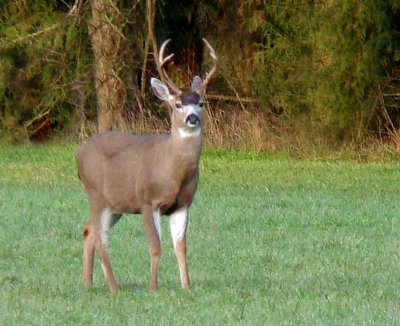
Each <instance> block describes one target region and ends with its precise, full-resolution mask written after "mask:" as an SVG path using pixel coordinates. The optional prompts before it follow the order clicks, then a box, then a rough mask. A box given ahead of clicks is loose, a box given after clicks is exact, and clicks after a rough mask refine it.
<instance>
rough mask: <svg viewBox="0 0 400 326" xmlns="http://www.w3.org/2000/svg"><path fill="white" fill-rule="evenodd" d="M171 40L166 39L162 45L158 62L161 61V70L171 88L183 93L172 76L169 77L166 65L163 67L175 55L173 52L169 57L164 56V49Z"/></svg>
mask: <svg viewBox="0 0 400 326" xmlns="http://www.w3.org/2000/svg"><path fill="white" fill-rule="evenodd" d="M169 42H171V39H168V40H166V41H165V42H164V43H163V44H162V45H161V48H160V53H159V55H158V62H159V64H160V68H161V70H162V73H163V75H164V78H165V80H166V82H167V84H168V86H169V87H170V88H171V90H172V91H173V92H174V93H176V94H182V91H181V90H180V89H179V87H178V86H176V85H175V84H174V82H173V81H172V80H171V78H169V77H168V75H167V72H166V71H165V69H164V67H163V66H164V65H165V63H167V62H168V61H169V60H171V59H172V57H173V56H174V54H173V53H171V54H170V55H169V56H167V57H165V58H164V51H165V48H166V47H167V45H168V43H169Z"/></svg>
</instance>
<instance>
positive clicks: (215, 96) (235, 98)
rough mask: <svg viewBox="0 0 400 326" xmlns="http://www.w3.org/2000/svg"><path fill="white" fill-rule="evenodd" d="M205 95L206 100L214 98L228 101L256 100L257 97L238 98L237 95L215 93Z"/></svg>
mask: <svg viewBox="0 0 400 326" xmlns="http://www.w3.org/2000/svg"><path fill="white" fill-rule="evenodd" d="M206 97H207V99H208V100H215V101H229V102H242V103H257V102H258V100H257V99H255V98H250V97H244V98H239V97H238V96H228V95H217V94H207V95H206Z"/></svg>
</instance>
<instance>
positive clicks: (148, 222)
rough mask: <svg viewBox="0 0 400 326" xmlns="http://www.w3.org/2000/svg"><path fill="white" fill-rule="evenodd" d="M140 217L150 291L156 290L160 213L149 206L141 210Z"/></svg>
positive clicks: (159, 248) (159, 246)
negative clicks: (143, 228)
mask: <svg viewBox="0 0 400 326" xmlns="http://www.w3.org/2000/svg"><path fill="white" fill-rule="evenodd" d="M142 215H143V220H144V226H145V231H146V238H147V245H148V247H149V254H150V286H149V288H150V290H151V291H154V290H157V287H158V277H157V273H158V264H159V261H160V256H161V242H160V237H161V226H160V213H159V211H158V210H155V209H153V208H152V207H151V206H146V207H144V208H142Z"/></svg>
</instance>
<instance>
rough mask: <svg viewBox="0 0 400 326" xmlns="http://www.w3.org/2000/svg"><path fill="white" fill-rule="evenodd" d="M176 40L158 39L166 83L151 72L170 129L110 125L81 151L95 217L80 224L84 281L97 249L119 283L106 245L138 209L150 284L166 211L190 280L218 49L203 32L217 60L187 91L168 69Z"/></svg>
mask: <svg viewBox="0 0 400 326" xmlns="http://www.w3.org/2000/svg"><path fill="white" fill-rule="evenodd" d="M170 41H171V40H170V39H168V40H166V41H165V42H164V43H163V44H162V45H161V47H160V51H159V56H158V63H159V67H160V68H161V69H160V70H161V72H162V75H163V77H164V80H165V83H164V82H162V81H161V80H159V79H156V78H154V77H152V78H151V80H150V83H151V88H152V90H153V92H154V94H155V96H156V97H157V98H158V99H160V100H162V101H163V102H164V103H166V104H167V106H168V110H169V115H170V130H169V132H166V133H161V134H154V135H133V134H131V133H127V132H116V131H109V132H105V133H101V134H98V135H95V136H93V137H92V138H90V139H89V140H88V141H87V142H85V143H83V144H82V145H81V146H80V147H79V148H78V149H77V151H76V153H75V157H76V162H77V169H78V176H79V179H80V180H81V182H82V184H83V187H84V190H85V192H86V195H87V198H88V202H89V207H90V217H89V219H88V220H87V222H86V224H85V225H84V227H83V283H84V286H85V287H87V288H90V287H91V286H92V283H93V265H94V255H95V252H97V255H98V257H99V260H100V264H101V267H102V270H103V273H104V276H105V278H106V281H107V283H108V287H109V289H110V291H111V292H117V291H118V284H117V281H116V279H115V276H114V274H113V271H112V267H111V262H110V258H109V253H108V235H109V231H110V229H111V228H112V227H113V226H114V225H115V224H116V223H117V222H118V220H119V219H120V218H121V216H122V214H126V213H127V214H141V215H142V217H143V222H144V229H145V234H146V240H147V246H148V250H149V256H150V283H149V289H150V290H157V288H158V278H157V271H158V265H159V260H160V255H161V243H160V239H161V222H160V221H161V216H164V215H165V216H167V217H168V219H169V227H170V234H171V238H172V243H173V247H174V251H175V255H176V259H177V263H178V268H179V275H180V283H181V287H182V288H183V289H189V288H190V280H189V274H188V267H187V257H186V252H187V250H186V233H187V229H188V219H189V208H190V206H191V204H192V201H193V198H194V195H195V192H196V189H197V184H198V180H199V159H200V154H201V148H202V141H203V124H204V113H203V103H204V95H205V92H206V87H207V85H208V83H209V82H210V80H211V77H212V76H213V75H214V74H215V72H216V68H217V56H216V54H215V50H214V49H213V48H212V46H211V45H210V43H209V42H208V41H207V40H206V39H203V42H204V44H205V45H206V47H207V48H208V50H209V54H210V56H211V59H212V62H213V65H212V68H211V70H210V71H209V72H208V73H207V74H206V76H205V78H204V80H202V79H201V78H200V77H199V76H195V77H194V78H193V80H192V83H191V86H190V90H188V91H185V92H184V91H182V90H181V89H180V88H179V87H178V86H176V84H174V82H173V81H172V80H171V78H170V77H168V74H167V73H166V70H165V64H166V63H167V62H169V61H170V60H171V59H172V57H173V56H174V54H173V53H172V54H169V55H168V56H166V57H165V56H164V52H165V49H166V47H167V45H168V43H169V42H170Z"/></svg>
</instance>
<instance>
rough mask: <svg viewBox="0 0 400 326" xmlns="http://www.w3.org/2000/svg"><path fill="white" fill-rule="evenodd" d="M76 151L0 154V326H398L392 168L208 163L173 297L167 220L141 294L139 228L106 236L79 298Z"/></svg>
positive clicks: (225, 155) (83, 211)
mask: <svg viewBox="0 0 400 326" xmlns="http://www.w3.org/2000/svg"><path fill="white" fill-rule="evenodd" d="M74 150H75V146H45V147H29V146H23V147H1V148H0V289H1V293H0V325H38V324H42V325H73V324H77V325H79V324H85V325H86V324H88V325H160V324H161V325H236V324H242V325H282V324H288V325H314V324H318V325H332V324H334V325H364V324H365V325H372V324H380V325H399V324H400V259H399V258H400V191H399V190H400V164H399V163H397V162H387V163H380V162H374V163H358V162H355V161H328V162H326V161H312V160H296V159H291V158H288V157H284V156H281V157H279V156H268V155H256V154H245V153H230V152H216V151H205V152H204V153H203V156H202V160H201V182H200V185H199V188H198V192H197V195H196V198H195V202H194V204H193V206H192V209H191V218H190V225H189V233H188V257H189V272H190V276H191V281H192V289H191V290H189V291H184V290H181V289H180V284H179V273H178V269H177V264H176V260H175V256H174V253H173V249H172V243H171V240H170V237H169V230H168V221H167V220H166V218H164V220H163V223H162V231H163V238H162V243H163V254H162V258H161V263H160V270H159V290H158V291H157V292H149V291H148V289H147V287H148V278H149V258H148V253H147V247H146V242H145V236H144V230H143V222H142V220H141V218H140V217H139V216H133V215H126V216H124V218H123V219H122V220H121V221H120V222H119V223H118V224H117V225H116V226H115V227H114V228H113V229H112V230H111V233H110V244H109V245H110V255H111V260H112V264H113V268H114V272H115V274H116V277H117V280H118V282H119V285H120V288H121V291H120V292H119V293H117V294H114V295H113V294H110V293H109V290H108V287H107V285H106V282H105V279H104V276H103V274H102V271H101V268H100V265H99V263H98V259H97V257H96V260H95V271H94V287H93V289H90V290H87V289H84V288H83V286H82V279H81V256H82V226H83V224H84V222H85V221H86V219H87V217H88V204H87V201H86V197H85V194H84V192H83V189H82V187H81V184H80V182H79V180H78V178H77V176H76V169H75V162H74V158H73V153H74Z"/></svg>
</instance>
